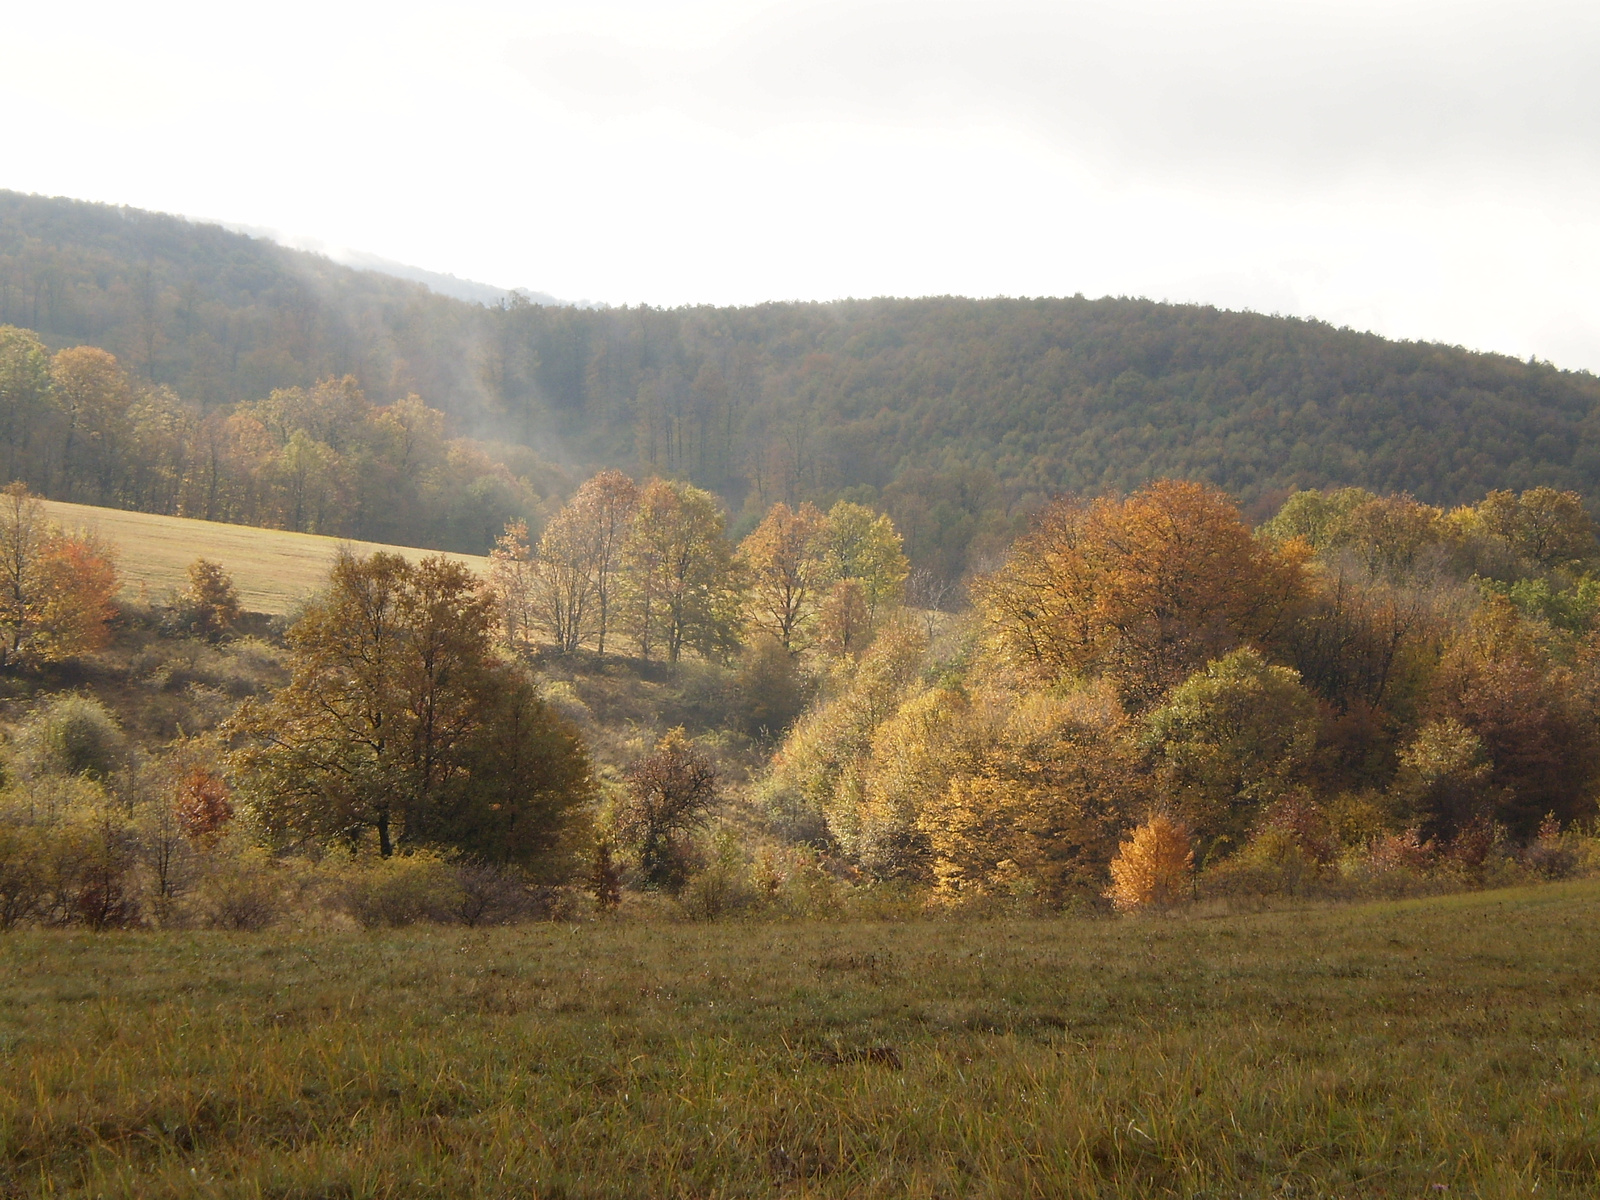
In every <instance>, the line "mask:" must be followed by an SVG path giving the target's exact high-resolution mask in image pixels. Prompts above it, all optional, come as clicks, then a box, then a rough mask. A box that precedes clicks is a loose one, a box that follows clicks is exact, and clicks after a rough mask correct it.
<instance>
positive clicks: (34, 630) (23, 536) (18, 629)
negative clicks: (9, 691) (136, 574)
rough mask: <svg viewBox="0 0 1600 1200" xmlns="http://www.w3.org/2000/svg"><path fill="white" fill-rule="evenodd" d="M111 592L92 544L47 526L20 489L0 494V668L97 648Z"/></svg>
mask: <svg viewBox="0 0 1600 1200" xmlns="http://www.w3.org/2000/svg"><path fill="white" fill-rule="evenodd" d="M117 587H118V582H117V572H116V567H115V566H114V565H113V563H112V560H111V555H110V553H109V551H107V550H106V549H104V548H103V547H102V546H100V544H99V543H98V542H96V541H95V540H94V539H93V538H91V537H89V536H87V535H82V534H80V535H70V534H67V533H64V532H63V531H62V530H61V529H60V528H58V527H56V526H54V525H51V524H50V523H49V522H48V521H46V519H45V515H44V506H43V505H42V504H41V503H40V502H39V500H38V499H37V498H36V497H34V496H33V495H32V494H30V493H29V491H28V489H27V488H26V487H25V486H24V485H22V484H20V483H13V484H11V485H10V486H9V487H7V488H5V489H4V491H3V492H0V667H16V666H19V665H25V666H32V665H37V664H39V663H47V662H59V661H61V660H62V659H65V658H71V657H73V656H74V655H77V654H83V653H86V652H88V651H91V650H95V649H98V648H99V647H100V646H102V645H104V644H105V641H106V638H107V636H108V627H109V624H110V621H111V618H112V617H113V616H114V615H115V613H116V602H115V597H116V593H117Z"/></svg>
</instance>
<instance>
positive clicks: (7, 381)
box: [0, 325, 50, 486]
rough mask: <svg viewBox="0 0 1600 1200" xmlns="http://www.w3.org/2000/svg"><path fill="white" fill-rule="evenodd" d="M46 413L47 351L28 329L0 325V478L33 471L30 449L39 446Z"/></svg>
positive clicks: (40, 483)
mask: <svg viewBox="0 0 1600 1200" xmlns="http://www.w3.org/2000/svg"><path fill="white" fill-rule="evenodd" d="M49 415H50V355H49V352H48V351H47V350H46V349H45V348H44V345H43V343H41V342H40V341H39V339H38V337H36V336H35V335H34V334H33V333H32V332H31V331H30V330H27V329H17V328H16V327H15V326H11V325H0V454H3V455H4V456H5V457H4V460H3V470H4V472H5V473H4V474H3V475H0V478H3V479H20V478H23V477H24V476H25V475H28V474H30V473H31V474H33V475H34V478H35V481H36V485H37V486H46V483H45V480H44V479H43V478H40V477H39V476H38V474H37V472H36V471H35V470H34V468H35V464H34V463H33V462H31V461H30V458H31V455H30V451H34V450H35V449H37V448H40V442H41V439H42V436H43V433H44V426H45V422H46V421H47V420H48V419H49Z"/></svg>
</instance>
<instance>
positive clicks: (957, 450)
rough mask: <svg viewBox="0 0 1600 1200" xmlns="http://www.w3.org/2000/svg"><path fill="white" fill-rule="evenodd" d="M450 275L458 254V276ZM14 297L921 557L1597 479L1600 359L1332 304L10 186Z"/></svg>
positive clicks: (160, 373) (962, 565)
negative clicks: (693, 487) (731, 300)
mask: <svg viewBox="0 0 1600 1200" xmlns="http://www.w3.org/2000/svg"><path fill="white" fill-rule="evenodd" d="M456 282H457V283H461V282H463V281H456ZM0 323H6V324H14V325H20V326H24V327H27V328H30V329H34V330H37V331H38V332H39V334H40V335H41V336H42V337H43V338H44V339H45V340H46V341H47V342H48V343H49V344H50V345H51V346H58V347H59V346H65V345H71V344H76V343H90V344H94V345H99V346H103V347H105V348H106V349H109V350H111V351H112V352H114V353H115V354H117V355H118V357H119V358H120V359H121V360H122V361H123V362H124V363H125V364H126V365H127V366H128V367H129V368H130V369H131V370H132V371H133V372H134V373H135V374H136V375H137V376H139V377H140V378H143V379H145V380H147V381H148V382H150V383H153V384H158V385H163V386H168V387H171V388H173V389H175V390H176V391H178V392H179V393H180V394H181V395H183V396H186V397H190V398H193V399H195V400H197V401H200V402H202V403H204V404H207V405H217V404H223V403H230V402H234V401H238V400H246V399H256V398H260V397H263V396H265V395H267V393H268V392H270V391H271V390H272V389H274V388H281V387H289V386H294V385H306V384H309V383H312V382H314V381H315V380H317V379H320V378H325V377H328V376H344V375H347V374H348V375H352V376H354V377H355V378H356V379H357V381H358V382H359V383H360V385H361V387H362V388H363V389H364V390H365V391H366V392H367V394H368V395H369V396H371V397H372V398H373V399H374V400H376V401H379V402H387V401H389V400H392V399H395V398H397V397H399V396H402V395H404V394H406V393H408V392H416V393H417V394H419V395H420V396H421V397H422V398H423V399H424V400H425V401H427V402H428V403H429V404H431V405H433V406H435V407H437V408H440V409H442V410H444V411H445V412H446V413H447V414H448V416H449V417H450V419H451V422H452V426H453V428H454V429H456V430H457V431H459V432H466V433H472V434H474V435H475V436H479V437H483V438H488V439H491V440H496V441H500V442H508V443H520V444H523V445H527V446H531V447H534V448H535V449H536V450H537V451H538V453H539V454H540V455H541V456H543V457H544V458H546V459H552V460H559V461H562V462H565V463H567V464H568V465H569V466H571V467H573V468H582V469H587V468H590V467H597V466H609V465H615V466H620V467H623V468H625V469H627V470H629V471H633V472H635V473H638V474H650V473H658V474H664V475H673V476H678V477H682V478H687V479H691V480H693V481H694V482H696V483H699V484H701V485H702V486H705V487H708V488H711V489H714V490H716V491H717V492H718V493H720V494H721V495H722V496H723V497H724V498H725V500H726V502H727V504H728V506H729V508H730V511H731V513H732V519H733V520H734V521H735V522H736V523H739V522H747V521H749V520H750V519H751V516H752V514H753V513H755V512H756V511H758V510H759V509H761V508H762V507H764V506H765V505H767V504H769V503H771V502H772V501H773V500H786V501H789V502H791V503H798V502H799V501H801V500H806V499H810V500H815V501H817V502H819V503H826V502H830V501H831V500H832V499H834V498H837V497H840V496H849V497H851V498H855V499H859V500H863V501H865V502H870V503H874V504H878V505H881V506H882V507H884V508H885V509H886V510H887V511H889V512H890V513H891V515H893V516H894V518H895V520H896V522H897V523H898V524H899V525H900V526H901V528H902V529H903V530H904V531H905V533H906V536H907V541H908V548H909V549H910V551H911V553H912V555H913V557H914V558H915V559H916V561H917V562H918V563H919V565H923V566H926V567H928V568H929V569H930V570H932V571H934V572H936V573H938V574H941V575H944V576H947V577H949V576H955V575H958V574H960V573H961V572H962V571H963V570H965V569H967V568H968V567H970V566H972V565H973V564H975V563H982V562H985V561H988V560H989V559H990V558H992V556H993V555H994V554H995V553H997V552H998V551H999V549H1000V548H1001V547H1003V546H1004V545H1005V543H1006V541H1007V540H1008V539H1009V537H1010V536H1011V535H1012V534H1014V533H1015V532H1016V530H1017V529H1019V528H1020V527H1021V526H1022V525H1023V524H1025V523H1026V520H1027V518H1028V515H1029V514H1030V513H1031V512H1032V511H1034V510H1035V509H1037V507H1038V506H1039V505H1040V504H1041V503H1042V502H1043V501H1044V499H1045V498H1046V497H1048V496H1050V495H1052V494H1055V493H1058V492H1061V491H1067V490H1076V491H1083V492H1089V493H1097V492H1104V491H1110V490H1126V489H1128V488H1132V487H1136V486H1138V485H1139V484H1140V483H1142V482H1144V481H1146V480H1148V479H1151V478H1155V477H1159V476H1174V477H1183V478H1194V479H1202V480H1207V481H1209V482H1212V483H1215V484H1217V485H1219V486H1221V487H1223V488H1226V489H1227V490H1229V491H1230V492H1232V493H1233V494H1234V495H1235V496H1237V497H1239V498H1240V499H1241V501H1242V502H1243V503H1244V504H1245V506H1246V509H1247V511H1249V512H1251V513H1261V512H1264V511H1266V510H1267V509H1268V508H1270V507H1271V505H1272V504H1273V503H1274V502H1275V501H1276V499H1278V498H1280V497H1281V496H1282V495H1284V494H1285V493H1286V492H1287V491H1288V490H1289V489H1292V488H1296V487H1324V486H1334V485H1345V484H1355V485H1362V486H1366V487H1370V488H1373V489H1374V490H1378V491H1385V492H1394V491H1409V492H1412V493H1414V494H1415V495H1416V496H1417V497H1418V498H1419V499H1423V500H1427V501H1429V502H1432V503H1436V504H1455V503H1462V502H1466V501H1469V500H1473V499H1476V498H1478V497H1481V496H1482V495H1483V494H1484V492H1485V491H1487V490H1488V489H1490V488H1501V487H1504V488H1512V489H1521V488H1525V487H1529V486H1533V485H1537V484H1549V485H1552V486H1557V487H1562V488H1572V489H1575V490H1577V491H1579V492H1580V493H1582V494H1583V495H1584V496H1585V497H1586V498H1587V499H1588V501H1589V503H1590V504H1591V507H1596V508H1600V380H1597V379H1596V378H1595V377H1594V376H1592V375H1589V374H1587V373H1583V372H1571V371H1562V370H1559V369H1557V368H1555V367H1553V366H1551V365H1549V364H1547V363H1534V362H1519V361H1517V360H1515V359H1511V358H1508V357H1505V356H1502V355H1493V354H1478V353H1471V352H1468V351H1465V350H1462V349H1460V348H1459V347H1451V346H1442V345H1433V344H1425V343H1412V342H1393V341H1388V340H1386V339H1384V338H1380V337H1377V336H1375V335H1372V334H1364V333H1358V332H1354V331H1351V330H1347V329H1335V328H1333V327H1331V326H1329V325H1326V324H1324V323H1321V322H1317V321H1307V320H1299V319H1293V318H1282V317H1269V316H1262V315H1259V314H1254V313H1238V312H1226V311H1220V310H1217V309H1214V308H1208V307H1205V306H1200V305H1176V304H1157V303H1154V302H1151V301H1146V300H1137V299H1119V298H1109V297H1108V298H1103V299H1099V300H1089V299H1084V298H1082V297H1072V298H1061V299H1047V298H1039V299H998V300H969V299H964V298H961V297H953V296H946V297H927V298H921V299H904V300H902V299H876V300H851V301H838V302H832V303H771V304H760V305H754V306H747V307H742V308H712V307H691V308H679V309H671V310H663V309H655V308H649V307H625V308H614V309H589V308H580V307H572V306H554V305H550V304H541V303H537V302H535V301H534V300H532V299H529V298H527V297H523V296H515V295H514V296H512V297H510V298H507V299H506V300H504V301H503V302H501V303H496V304H492V305H489V306H485V305H483V304H481V303H475V302H472V301H470V300H463V299H459V298H456V297H453V296H450V295H444V294H440V293H439V292H438V291H434V290H430V289H429V287H427V286H424V284H423V283H422V282H418V281H414V280H407V279H401V278H396V277H395V276H393V275H389V274H380V273H377V272H375V271H372V270H358V269H355V267H353V266H348V265H341V264H339V263H336V262H334V261H332V260H331V259H329V258H327V257H322V256H319V255H315V254H308V253H304V252H302V251H297V250H293V249H287V248H285V247H282V246H279V245H276V244H274V243H272V242H269V241H264V240H261V239H256V238H250V237H246V236H244V235H241V234H238V233H231V232H228V231H227V230H224V229H222V228H220V227H218V226H215V225H203V224H195V223H193V222H189V221H185V220H182V219H179V218H174V217H167V216H162V215H160V214H155V213H145V212H140V211H138V210H133V209H118V208H112V207H110V206H107V205H95V204H85V203H82V202H78V201H70V200H58V199H47V198H43V197H37V196H23V195H20V194H18V193H15V192H0Z"/></svg>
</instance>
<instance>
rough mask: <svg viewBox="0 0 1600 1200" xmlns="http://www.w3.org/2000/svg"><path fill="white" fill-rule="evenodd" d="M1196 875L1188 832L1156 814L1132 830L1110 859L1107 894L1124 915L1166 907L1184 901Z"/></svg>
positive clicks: (1163, 816) (1191, 843)
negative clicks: (1131, 833)
mask: <svg viewBox="0 0 1600 1200" xmlns="http://www.w3.org/2000/svg"><path fill="white" fill-rule="evenodd" d="M1193 875H1194V848H1193V842H1192V840H1191V838H1190V836H1189V831H1188V830H1187V829H1186V828H1184V826H1183V825H1182V824H1181V823H1180V822H1178V821H1174V820H1173V819H1172V818H1171V817H1168V816H1166V815H1165V814H1163V813H1156V814H1155V815H1154V816H1152V817H1151V818H1150V819H1149V820H1147V821H1145V822H1144V823H1143V824H1142V825H1140V826H1139V827H1138V828H1137V829H1135V830H1134V831H1133V836H1132V837H1131V838H1129V839H1128V840H1127V841H1126V842H1123V843H1122V846H1121V847H1120V848H1119V849H1118V851H1117V856H1116V857H1115V858H1114V859H1112V860H1111V887H1110V888H1109V889H1108V890H1107V891H1106V893H1105V894H1106V898H1107V899H1108V900H1110V901H1111V903H1112V904H1113V905H1115V906H1116V907H1117V909H1118V910H1119V911H1122V912H1132V911H1134V910H1136V909H1140V908H1151V907H1157V908H1165V907H1169V906H1171V905H1173V904H1177V903H1178V902H1180V901H1181V900H1183V899H1184V898H1185V896H1186V894H1187V893H1188V891H1189V887H1190V881H1191V879H1192V878H1193Z"/></svg>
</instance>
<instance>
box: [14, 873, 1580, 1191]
mask: <svg viewBox="0 0 1600 1200" xmlns="http://www.w3.org/2000/svg"><path fill="white" fill-rule="evenodd" d="M1597 927H1600V886H1597V885H1595V884H1588V883H1584V884H1564V885H1552V886H1547V887H1542V888H1537V889H1527V890H1522V891H1517V892H1501V893H1485V894H1478V895H1472V896H1459V897H1449V898H1444V899H1435V900H1426V901H1415V902H1406V903H1399V904H1383V905H1368V906H1363V907H1357V908H1344V909H1320V910H1313V911H1306V912H1299V913H1290V912H1280V913H1263V914H1256V915H1248V916H1235V917H1226V918H1217V919H1193V918H1182V917H1178V918H1156V919H1143V920H1134V919H1128V920H1115V921H1112V920H1103V921H1080V920H1057V921H1033V920H1028V921H1024V920H1015V921H994V922H969V923H960V922H953V921H926V922H915V923H904V924H869V925H827V924H793V925H781V924H775V925H758V924H708V925H677V924H666V923H660V924H629V923H597V924H588V925H582V926H558V925H534V926H523V927H520V928H508V929H496V930H489V931H473V932H463V931H461V930H459V929H434V928H413V929H407V930H402V931H394V932H387V933H383V934H368V935H359V934H349V935H329V934H324V935H319V936H312V935H299V934H295V935H278V934H273V935H260V936H247V935H228V934H194V933H164V934H127V935H112V936H91V935H83V934H78V935H70V934H50V933H24V934H17V935H13V936H11V937H9V938H8V939H6V940H4V941H0V1049H3V1057H0V1194H12V1195H44V1194H52V1195H74V1196H91V1195H96V1196H98V1195H104V1196H140V1197H157V1196H194V1197H199V1196H208V1197H210V1196H277V1197H291V1196H298V1197H314V1196H352V1197H354V1196H384V1197H398V1196H419V1197H420V1196H550V1197H556V1196H562V1197H569V1198H573V1197H635V1196H683V1197H691V1196H692V1197H735V1196H770V1195H805V1196H862V1197H869V1196H870V1197H876V1196H889V1195H896V1196H898V1195H907V1196H926V1197H944V1196H950V1197H954V1196H962V1197H968V1196H971V1197H1022V1196H1094V1197H1130V1198H1132V1197H1141V1198H1142V1197H1154V1196H1174V1197H1177V1196H1182V1197H1200V1196H1212V1197H1224V1196H1227V1197H1239V1196H1244V1197H1254V1196H1261V1197H1265V1196H1285V1195H1292V1196H1349V1197H1372V1196H1385V1195H1387V1196H1407V1197H1416V1196H1461V1195H1467V1196H1482V1197H1495V1196H1508V1197H1509V1196H1526V1195H1529V1194H1533V1189H1534V1187H1535V1185H1537V1189H1538V1192H1537V1194H1539V1195H1551V1196H1573V1197H1577V1196H1592V1195H1594V1194H1595V1193H1596V1191H1597V1189H1600V1042H1597V1036H1600V1024H1597V1021H1596V1017H1597V1015H1600V1008H1597V1005H1600V982H1597V981H1600V936H1597V934H1596V932H1595V931H1596V929H1597ZM890 964H892V970H891V969H886V968H887V967H888V966H889V965H890Z"/></svg>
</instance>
